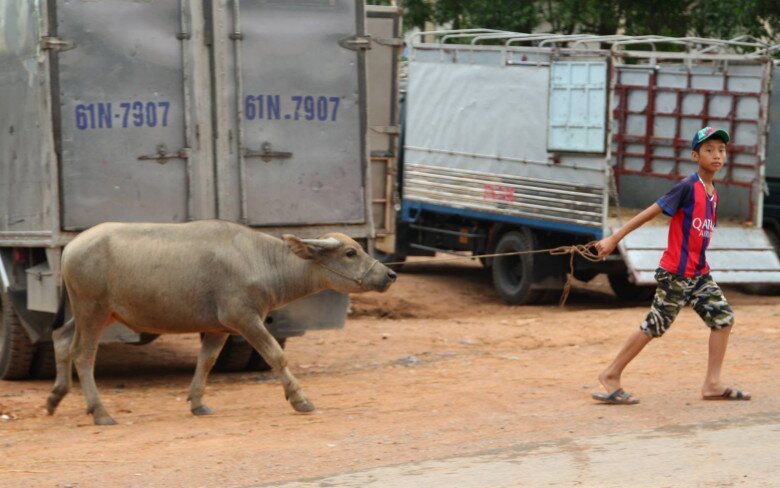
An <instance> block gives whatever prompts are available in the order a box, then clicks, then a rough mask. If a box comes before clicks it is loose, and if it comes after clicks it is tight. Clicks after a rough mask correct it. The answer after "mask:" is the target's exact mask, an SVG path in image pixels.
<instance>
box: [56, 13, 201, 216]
mask: <svg viewBox="0 0 780 488" xmlns="http://www.w3.org/2000/svg"><path fill="white" fill-rule="evenodd" d="M185 3H186V2H185ZM54 5H56V14H55V15H56V31H57V33H56V35H57V38H58V40H59V41H60V42H59V44H58V53H59V54H58V56H57V61H56V62H55V67H54V78H55V79H56V82H55V88H54V91H55V94H54V95H55V96H54V99H55V100H57V99H58V100H59V107H60V110H59V117H56V116H55V126H56V125H59V130H60V131H61V144H60V147H59V148H58V150H59V154H60V158H61V166H60V178H61V180H60V181H61V204H62V210H61V211H62V227H63V228H64V229H66V230H82V229H86V228H88V227H90V226H93V225H95V224H98V223H100V222H104V221H125V222H128V221H147V222H150V221H155V222H181V221H185V220H188V218H190V217H191V216H190V215H189V209H188V198H189V195H188V185H189V179H190V177H191V175H190V174H189V170H188V157H189V155H190V153H189V150H188V148H187V141H186V137H185V132H186V127H185V113H186V107H185V103H186V102H185V96H184V81H185V80H184V77H185V74H184V72H183V70H182V65H183V59H184V58H183V55H182V51H183V48H182V45H183V43H184V42H185V41H186V40H187V39H188V36H189V33H188V32H187V31H186V25H185V24H183V23H182V16H183V15H186V13H185V11H184V10H183V9H184V7H183V5H184V3H181V4H180V2H170V1H169V2H134V1H129V0H126V1H116V0H111V1H108V0H102V1H101V0H90V1H70V2H57V3H56V4H54ZM119 19H121V21H119ZM57 85H58V86H57ZM55 103H56V102H55ZM55 113H56V112H55ZM57 122H59V124H57ZM55 130H56V129H55Z"/></svg>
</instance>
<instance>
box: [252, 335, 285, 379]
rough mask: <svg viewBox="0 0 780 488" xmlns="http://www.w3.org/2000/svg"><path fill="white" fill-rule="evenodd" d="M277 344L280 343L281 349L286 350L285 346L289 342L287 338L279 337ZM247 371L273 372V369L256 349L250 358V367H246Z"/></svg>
mask: <svg viewBox="0 0 780 488" xmlns="http://www.w3.org/2000/svg"><path fill="white" fill-rule="evenodd" d="M276 342H278V343H279V347H281V348H282V349H284V345H285V343H286V342H287V338H286V337H277V338H276ZM246 369H247V371H271V370H272V369H273V368H272V367H271V365H270V364H268V363H266V362H265V359H263V356H261V355H260V353H258V352H257V351H255V350H254V349H253V350H252V357H251V358H249V365H247V367H246Z"/></svg>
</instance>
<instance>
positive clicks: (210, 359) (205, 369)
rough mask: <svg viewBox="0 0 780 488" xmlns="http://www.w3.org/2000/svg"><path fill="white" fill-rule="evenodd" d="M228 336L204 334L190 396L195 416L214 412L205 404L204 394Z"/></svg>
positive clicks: (191, 408) (191, 409)
mask: <svg viewBox="0 0 780 488" xmlns="http://www.w3.org/2000/svg"><path fill="white" fill-rule="evenodd" d="M227 338H228V334H211V333H209V334H204V336H203V340H202V341H201V345H200V352H199V353H198V365H197V366H195V375H194V376H193V377H192V384H191V385H190V394H189V397H187V400H189V401H190V411H191V412H192V413H194V414H195V415H211V413H212V411H211V409H210V408H209V407H207V406H206V405H204V404H203V393H204V392H205V390H206V380H207V379H208V376H209V372H210V371H211V368H213V367H214V363H216V362H217V357H219V352H220V351H221V350H222V346H224V345H225V341H227Z"/></svg>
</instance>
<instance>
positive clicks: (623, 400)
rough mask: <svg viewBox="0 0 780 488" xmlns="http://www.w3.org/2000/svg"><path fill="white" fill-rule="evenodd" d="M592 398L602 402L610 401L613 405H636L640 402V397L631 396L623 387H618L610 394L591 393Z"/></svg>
mask: <svg viewBox="0 0 780 488" xmlns="http://www.w3.org/2000/svg"><path fill="white" fill-rule="evenodd" d="M590 396H591V398H593V399H594V400H598V401H600V402H604V403H609V404H611V405H636V404H637V403H639V399H638V398H634V397H632V396H631V393H628V392H627V391H625V390H624V389H623V388H618V389H617V390H615V391H613V392H612V393H610V394H609V395H607V394H606V393H591V395H590Z"/></svg>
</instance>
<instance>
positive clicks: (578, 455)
mask: <svg viewBox="0 0 780 488" xmlns="http://www.w3.org/2000/svg"><path fill="white" fill-rule="evenodd" d="M262 486H274V487H280V488H315V487H316V488H323V487H338V488H353V487H354V488H358V487H359V488H416V487H423V488H508V487H525V486H528V487H540V486H566V487H570V486H593V487H613V486H614V487H629V486H630V487H653V488H659V487H675V488H676V487H694V486H702V487H732V486H734V487H740V486H745V487H763V486H767V487H770V486H771V487H776V486H780V411H772V412H765V413H761V414H755V415H751V416H748V417H744V418H740V419H727V420H720V421H714V422H704V423H697V424H690V425H674V426H664V427H659V428H656V429H651V430H642V431H636V432H629V433H620V434H611V435H603V436H597V437H581V438H574V439H565V440H557V441H550V442H534V443H526V444H518V445H517V446H515V447H513V448H510V449H505V450H501V451H490V452H484V453H478V454H474V455H472V456H462V457H453V458H447V459H438V460H432V461H425V462H420V463H413V464H403V465H398V466H389V467H381V468H374V469H369V470H365V471H358V472H353V473H344V474H336V475H333V476H328V477H326V478H318V479H311V480H300V481H295V482H288V483H282V484H278V483H276V484H272V485H262ZM258 488H259V487H258Z"/></svg>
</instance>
